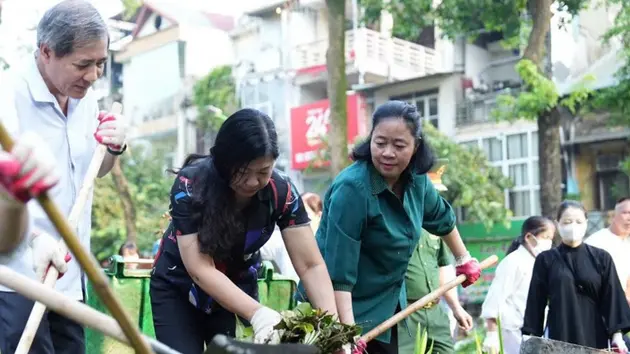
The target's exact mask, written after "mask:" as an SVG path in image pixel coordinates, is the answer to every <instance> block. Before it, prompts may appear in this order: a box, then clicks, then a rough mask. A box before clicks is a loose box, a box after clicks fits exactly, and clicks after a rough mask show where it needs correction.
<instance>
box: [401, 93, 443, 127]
mask: <svg viewBox="0 0 630 354" xmlns="http://www.w3.org/2000/svg"><path fill="white" fill-rule="evenodd" d="M390 100H399V101H406V102H408V103H411V104H414V105H416V108H417V109H418V113H419V114H420V117H422V118H423V119H426V120H428V121H429V122H430V123H431V124H433V126H434V127H436V128H437V127H438V122H439V104H438V95H437V94H426V93H419V92H416V93H412V94H410V95H404V96H397V97H390Z"/></svg>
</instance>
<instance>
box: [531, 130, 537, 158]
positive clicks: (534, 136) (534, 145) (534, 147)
mask: <svg viewBox="0 0 630 354" xmlns="http://www.w3.org/2000/svg"><path fill="white" fill-rule="evenodd" d="M532 156H538V132H533V133H532Z"/></svg>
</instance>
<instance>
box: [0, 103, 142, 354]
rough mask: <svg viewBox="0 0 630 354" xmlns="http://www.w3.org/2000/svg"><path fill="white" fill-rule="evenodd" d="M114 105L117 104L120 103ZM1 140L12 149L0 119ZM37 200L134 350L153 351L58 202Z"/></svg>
mask: <svg viewBox="0 0 630 354" xmlns="http://www.w3.org/2000/svg"><path fill="white" fill-rule="evenodd" d="M116 106H119V104H117V105H116ZM0 144H1V145H2V148H3V149H4V150H5V151H11V150H12V149H13V140H12V139H11V136H10V135H9V132H8V131H7V130H6V128H5V127H4V125H3V124H2V123H1V122H0ZM37 201H38V202H39V204H40V205H41V207H42V209H44V211H45V212H46V214H47V215H48V217H49V218H50V221H51V222H52V224H53V225H54V226H55V229H56V230H57V232H58V233H59V235H60V236H61V237H62V239H63V241H65V244H66V245H67V246H68V248H69V249H70V252H72V255H73V256H74V258H75V259H76V260H77V262H79V265H81V268H82V269H83V270H84V271H85V273H86V274H87V277H88V279H89V280H90V282H92V284H93V287H94V290H95V291H96V292H97V294H98V295H99V297H100V298H101V300H102V301H103V303H104V304H105V306H106V307H107V309H108V310H109V311H110V312H111V313H112V315H113V317H114V318H115V319H116V320H117V321H118V323H119V324H120V326H121V328H122V330H123V332H124V333H125V335H126V336H127V338H129V341H130V342H131V344H132V345H133V347H134V349H136V352H137V353H140V354H150V353H153V352H152V351H151V349H150V348H149V346H148V345H147V343H146V342H145V341H144V340H143V339H142V336H141V334H140V331H139V330H138V328H137V327H136V326H134V324H133V322H132V320H131V318H130V317H129V315H128V314H127V313H126V312H125V310H124V308H123V307H122V305H121V303H120V302H119V301H118V300H117V299H116V296H115V295H114V293H113V291H112V289H111V288H110V287H109V286H108V282H107V278H106V276H105V274H103V272H102V271H101V270H100V266H99V265H98V261H97V260H96V259H95V258H94V256H93V255H92V254H91V253H90V252H89V251H87V250H85V249H84V248H83V246H82V245H81V243H80V242H79V239H78V237H77V236H76V233H75V231H74V229H73V228H72V227H71V226H70V225H69V224H68V221H67V220H66V219H65V217H64V215H63V213H61V211H60V210H59V208H58V207H57V205H56V204H55V203H54V202H53V201H52V199H50V197H49V196H48V193H43V194H41V195H40V196H38V197H37ZM52 268H54V267H52Z"/></svg>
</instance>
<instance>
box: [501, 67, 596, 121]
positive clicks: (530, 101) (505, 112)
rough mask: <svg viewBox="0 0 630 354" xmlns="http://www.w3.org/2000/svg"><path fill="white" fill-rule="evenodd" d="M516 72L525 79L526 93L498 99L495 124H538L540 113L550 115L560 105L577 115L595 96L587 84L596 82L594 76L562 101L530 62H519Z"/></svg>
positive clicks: (552, 85) (549, 81) (547, 80)
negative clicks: (508, 122) (521, 121)
mask: <svg viewBox="0 0 630 354" xmlns="http://www.w3.org/2000/svg"><path fill="white" fill-rule="evenodd" d="M516 71H517V72H518V74H519V75H520V76H521V78H522V79H523V83H524V87H525V89H526V91H523V92H521V93H520V94H519V95H518V96H513V95H509V94H508V95H500V96H498V97H497V107H496V108H495V109H494V110H493V111H492V112H491V115H492V117H493V118H494V119H496V120H505V121H510V122H512V121H515V120H518V119H527V120H537V119H538V117H539V116H540V114H541V113H543V112H548V111H550V110H552V109H553V108H554V107H556V106H557V105H561V106H564V107H566V108H567V109H569V111H571V113H572V114H574V115H575V114H577V113H578V111H579V109H580V108H581V107H582V105H583V104H584V103H586V102H587V100H588V99H589V98H590V97H591V95H592V90H591V89H590V88H589V87H588V84H590V83H591V82H593V81H594V80H595V78H594V77H593V76H587V77H585V78H584V79H583V80H582V81H581V82H580V83H578V84H577V85H576V86H575V87H573V88H572V90H571V93H570V94H569V95H568V96H567V97H565V98H563V99H560V94H559V93H558V90H557V88H556V85H555V84H554V83H553V81H551V80H550V79H548V78H547V77H546V76H545V75H543V74H542V73H541V72H540V70H539V69H538V67H537V66H536V64H534V63H533V62H532V61H531V60H527V59H522V60H520V61H519V62H518V63H517V64H516Z"/></svg>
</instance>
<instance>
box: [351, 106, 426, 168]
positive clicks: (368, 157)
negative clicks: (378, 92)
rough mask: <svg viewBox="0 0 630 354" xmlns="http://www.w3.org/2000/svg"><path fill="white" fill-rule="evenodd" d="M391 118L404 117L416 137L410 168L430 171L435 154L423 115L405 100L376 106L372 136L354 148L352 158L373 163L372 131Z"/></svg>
mask: <svg viewBox="0 0 630 354" xmlns="http://www.w3.org/2000/svg"><path fill="white" fill-rule="evenodd" d="M389 118H402V119H403V120H404V121H405V123H407V126H408V127H409V130H410V131H411V135H413V136H414V137H415V138H416V153H415V154H414V155H413V156H412V157H411V161H409V168H410V170H411V171H413V172H415V173H417V174H420V175H422V174H425V173H427V172H429V171H430V170H431V168H432V167H433V165H434V164H435V155H434V154H433V150H432V149H431V147H430V146H429V144H428V143H427V141H426V138H425V137H424V134H423V133H422V117H420V114H419V113H418V110H417V109H416V106H414V105H412V104H410V103H407V102H404V101H388V102H385V103H383V104H382V105H380V106H378V107H377V108H376V110H375V111H374V114H373V115H372V131H371V132H370V136H369V137H368V138H367V139H366V140H365V141H363V142H362V143H361V144H359V145H358V146H356V147H355V148H354V150H353V151H352V159H353V160H354V161H367V162H368V163H372V152H371V151H370V141H371V140H372V133H374V128H376V126H377V125H378V124H379V123H381V122H382V121H383V120H385V119H389Z"/></svg>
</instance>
